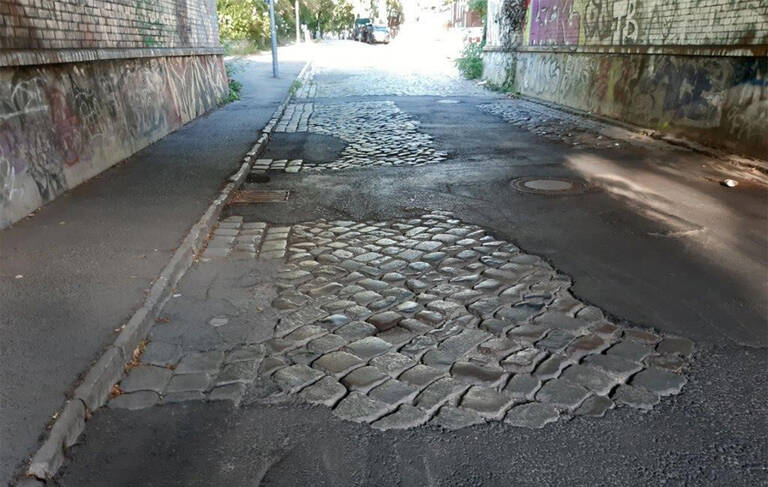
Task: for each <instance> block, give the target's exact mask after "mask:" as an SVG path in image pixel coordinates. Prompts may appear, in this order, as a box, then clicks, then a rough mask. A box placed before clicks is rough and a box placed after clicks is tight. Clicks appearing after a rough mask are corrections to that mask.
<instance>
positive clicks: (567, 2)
mask: <svg viewBox="0 0 768 487" xmlns="http://www.w3.org/2000/svg"><path fill="white" fill-rule="evenodd" d="M505 3H506V2H504V3H494V4H493V6H494V7H495V8H496V10H497V12H496V13H495V15H503V8H504V5H505ZM490 5H491V4H489V6H490ZM489 8H490V7H489ZM493 15H494V12H493V11H491V16H492V18H493ZM522 34H523V38H524V44H527V45H531V46H575V45H581V46H592V45H603V46H604V45H610V46H621V45H638V44H639V45H653V46H663V45H670V44H674V45H734V44H739V45H759V44H768V1H766V0H648V1H644V2H640V1H638V0H531V3H530V8H528V12H527V20H526V23H525V25H524V26H523V33H522ZM504 36H505V33H504V32H501V33H500V34H499V35H498V38H499V39H502V38H504Z"/></svg>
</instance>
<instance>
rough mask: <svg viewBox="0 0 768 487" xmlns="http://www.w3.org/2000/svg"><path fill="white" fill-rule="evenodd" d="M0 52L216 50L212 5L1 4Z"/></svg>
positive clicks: (204, 1)
mask: <svg viewBox="0 0 768 487" xmlns="http://www.w3.org/2000/svg"><path fill="white" fill-rule="evenodd" d="M0 19H1V20H0V49H78V48H80V49H83V48H99V49H125V48H148V47H149V48H176V47H218V46H219V34H218V27H217V24H216V1H215V0H122V1H121V0H2V2H0Z"/></svg>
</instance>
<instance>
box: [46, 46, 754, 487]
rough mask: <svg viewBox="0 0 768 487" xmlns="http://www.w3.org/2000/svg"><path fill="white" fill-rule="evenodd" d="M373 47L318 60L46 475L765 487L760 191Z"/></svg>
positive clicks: (693, 157)
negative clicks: (124, 364)
mask: <svg viewBox="0 0 768 487" xmlns="http://www.w3.org/2000/svg"><path fill="white" fill-rule="evenodd" d="M373 49H376V50H377V53H378V54H377V55H381V56H389V57H391V58H392V64H393V65H396V63H397V59H398V56H399V55H402V53H401V52H399V51H398V49H402V47H398V45H397V44H396V43H393V44H392V45H390V46H368V45H363V44H359V43H351V42H331V43H324V44H322V45H321V46H320V48H319V49H318V50H317V59H316V61H315V62H314V63H313V66H312V70H311V72H310V74H309V75H308V77H307V80H306V82H305V83H304V84H303V85H302V86H301V88H300V89H299V90H298V91H297V93H296V94H295V95H294V97H293V99H292V100H291V102H290V103H289V105H288V106H287V108H286V110H285V112H284V113H283V115H282V118H281V119H280V120H279V121H278V123H277V124H276V126H275V134H274V137H273V139H272V142H271V145H270V146H269V147H268V148H267V151H266V153H265V154H263V155H262V156H261V158H260V159H257V160H255V161H254V163H253V167H252V169H251V176H250V177H248V178H247V179H246V183H245V185H244V187H243V188H242V189H241V191H240V192H239V193H238V195H239V196H238V197H237V198H236V199H235V200H234V201H233V202H232V203H231V204H230V205H229V207H228V208H226V210H225V212H224V214H223V215H222V218H221V220H220V221H219V224H218V226H217V227H216V229H215V230H214V232H213V234H212V235H211V237H210V240H209V241H208V243H207V246H206V248H205V250H204V251H203V252H201V254H200V255H199V258H198V260H197V262H196V263H195V265H194V266H193V267H192V268H191V269H190V270H189V271H188V272H187V274H186V275H185V277H184V278H183V280H182V281H181V283H180V284H179V286H177V288H176V294H175V295H174V297H173V298H172V299H171V300H170V301H169V302H168V304H167V305H166V307H165V309H164V311H163V313H162V317H161V319H159V320H158V322H157V323H156V324H155V325H154V326H153V327H152V329H151V330H150V333H149V338H148V341H147V344H146V346H145V347H144V348H143V350H142V353H141V355H140V357H139V359H138V361H137V362H136V363H132V364H131V366H130V367H129V368H128V370H127V373H126V375H125V377H124V378H123V379H122V380H121V382H120V383H118V384H117V387H116V388H115V391H116V393H115V394H114V396H113V397H112V398H111V399H110V400H109V402H108V403H107V405H106V406H105V407H103V408H101V409H99V410H97V411H94V412H93V414H92V417H91V418H90V419H89V421H88V422H87V424H86V429H85V432H84V434H83V435H82V437H81V438H80V440H79V442H78V444H77V445H75V446H74V447H72V448H71V449H69V450H68V451H67V454H68V457H69V459H68V461H67V462H66V463H65V465H64V466H63V467H62V469H61V470H60V472H59V474H58V475H57V476H56V477H55V478H54V479H53V480H51V483H52V485H61V486H99V485H110V486H123V485H124V486H134V485H142V486H152V485H157V486H171V485H176V486H195V485H200V486H213V485H217V486H218V485H221V486H224V485H254V486H255V485H265V486H271V485H275V486H291V485H317V486H324V485H327V486H338V485H359V486H363V485H406V486H411V485H412V486H421V485H435V486H437V485H440V486H442V485H484V486H495V485H498V486H506V485H513V484H514V485H518V484H519V485H595V484H605V485H649V484H660V483H663V482H666V483H671V484H673V485H745V486H746V485H764V484H766V483H768V463H766V451H767V450H768V441H767V440H766V438H765V434H764V432H765V428H766V418H767V417H768V415H766V413H767V412H768V406H766V404H765V401H764V400H763V397H764V396H765V392H766V391H767V390H768V379H767V378H766V374H765V370H766V365H768V364H767V363H766V362H767V360H766V354H765V347H766V344H767V342H768V338H767V335H766V328H765V325H766V323H765V312H766V308H765V283H764V282H763V277H764V276H765V272H766V259H765V252H764V249H765V248H766V247H765V246H766V238H767V237H766V235H765V232H764V231H763V230H764V229H765V228H766V217H765V212H764V208H765V206H764V205H765V201H766V194H767V193H766V186H765V185H764V183H763V182H762V181H761V180H760V179H759V178H756V179H751V180H745V179H744V175H743V174H739V176H738V178H739V179H741V180H743V181H744V183H743V184H740V185H739V187H738V189H735V190H731V189H728V188H724V187H723V186H721V185H719V184H718V181H720V180H722V179H723V178H724V177H725V176H727V175H729V174H730V175H732V176H733V175H735V174H736V173H738V171H739V170H737V169H735V168H733V167H731V166H727V165H725V163H723V162H722V161H717V160H714V159H709V158H707V157H705V156H702V155H701V154H698V153H694V152H692V151H688V150H686V149H684V148H681V147H673V146H666V145H664V144H663V143H660V142H657V141H648V140H646V139H644V138H642V137H639V136H638V137H621V136H620V135H614V136H613V137H609V136H606V135H604V131H603V129H604V127H603V126H602V124H599V123H597V122H594V121H586V120H582V119H579V118H578V117H574V116H572V115H565V114H559V112H557V110H553V109H551V108H549V107H539V106H537V105H535V104H532V103H531V102H527V101H521V100H515V99H510V98H508V97H505V96H502V95H499V94H495V93H493V92H489V91H485V90H482V89H480V88H479V87H477V86H476V85H474V84H472V83H469V82H467V81H464V80H462V79H459V78H458V77H457V76H456V75H455V74H451V71H450V69H448V68H445V70H444V71H443V72H441V73H444V74H443V75H441V76H435V75H434V74H430V73H434V71H428V69H430V68H429V66H430V63H434V62H436V61H435V60H434V59H432V60H428V59H427V58H426V57H425V68H424V71H423V72H419V71H418V70H417V71H416V72H413V71H411V72H409V74H407V75H405V74H403V72H402V71H395V70H390V71H387V69H386V68H382V67H381V66H382V64H381V63H378V62H377V64H376V65H375V66H374V65H368V64H370V62H369V61H367V60H368V59H370V56H371V50H373ZM409 54H410V56H411V57H413V56H418V55H422V53H415V52H410V53H409ZM423 55H424V56H428V54H427V53H423ZM344 59H346V60H347V62H349V60H350V59H354V60H355V62H354V63H349V64H348V65H346V64H342V63H341V61H339V60H344ZM377 59H378V58H377ZM440 62H443V61H440ZM384 65H385V66H386V63H384ZM270 195H273V197H269V196H270ZM274 195H278V196H274Z"/></svg>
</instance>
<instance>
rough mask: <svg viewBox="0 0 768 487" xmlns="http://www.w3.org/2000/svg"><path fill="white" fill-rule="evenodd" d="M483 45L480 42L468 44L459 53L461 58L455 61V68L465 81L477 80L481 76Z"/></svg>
mask: <svg viewBox="0 0 768 487" xmlns="http://www.w3.org/2000/svg"><path fill="white" fill-rule="evenodd" d="M482 54H483V44H482V43H481V42H468V43H467V44H466V45H465V46H464V50H463V51H462V52H461V57H460V58H458V59H456V67H457V68H458V69H459V71H460V72H461V74H463V75H464V77H465V78H467V79H477V78H480V77H481V76H482V75H483V57H482Z"/></svg>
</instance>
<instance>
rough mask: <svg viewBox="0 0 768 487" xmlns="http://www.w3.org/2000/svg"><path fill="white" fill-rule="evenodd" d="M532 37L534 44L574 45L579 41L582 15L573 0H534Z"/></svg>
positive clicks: (531, 10) (532, 3) (530, 32)
mask: <svg viewBox="0 0 768 487" xmlns="http://www.w3.org/2000/svg"><path fill="white" fill-rule="evenodd" d="M530 12H531V24H530V31H529V35H530V39H531V44H532V45H547V44H554V45H563V46H567V45H572V44H578V42H579V26H580V25H581V16H580V15H579V13H578V12H576V11H575V10H574V8H573V0H533V1H532V2H531V9H530Z"/></svg>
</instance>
